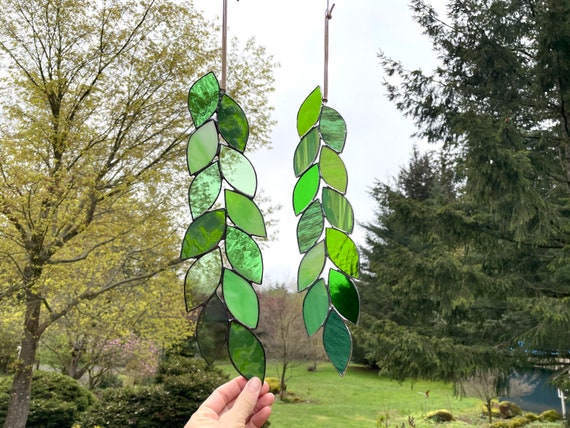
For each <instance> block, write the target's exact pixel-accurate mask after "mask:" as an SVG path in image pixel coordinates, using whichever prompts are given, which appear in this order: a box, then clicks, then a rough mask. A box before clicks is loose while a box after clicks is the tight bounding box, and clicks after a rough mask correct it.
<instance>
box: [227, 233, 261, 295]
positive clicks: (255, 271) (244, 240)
mask: <svg viewBox="0 0 570 428" xmlns="http://www.w3.org/2000/svg"><path fill="white" fill-rule="evenodd" d="M226 255H227V256H228V261H229V262H230V264H231V265H232V267H233V268H234V269H235V270H236V271H237V272H238V273H239V274H240V275H241V276H243V277H244V278H245V279H247V280H249V281H252V282H255V283H257V284H261V278H263V259H262V257H261V250H260V249H259V246H258V245H257V243H256V242H255V241H254V240H253V239H252V238H251V237H250V236H249V235H248V234H247V233H245V232H243V231H241V230H239V229H236V228H235V227H231V226H228V228H227V233H226Z"/></svg>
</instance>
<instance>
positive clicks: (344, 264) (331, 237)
mask: <svg viewBox="0 0 570 428" xmlns="http://www.w3.org/2000/svg"><path fill="white" fill-rule="evenodd" d="M325 244H326V248H327V254H328V256H329V258H330V259H331V261H332V262H333V263H334V264H335V265H336V267H337V268H339V269H340V270H341V271H343V272H344V273H346V274H347V275H349V276H351V277H353V278H358V275H359V266H360V262H359V257H358V250H357V248H356V245H355V244H354V242H353V241H352V239H350V238H349V237H348V236H347V235H346V234H345V233H344V232H341V231H340V230H337V229H332V228H327V230H326V232H325Z"/></svg>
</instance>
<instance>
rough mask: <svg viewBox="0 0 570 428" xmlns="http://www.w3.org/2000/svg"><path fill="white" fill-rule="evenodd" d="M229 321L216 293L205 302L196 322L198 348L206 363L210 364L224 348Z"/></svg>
mask: <svg viewBox="0 0 570 428" xmlns="http://www.w3.org/2000/svg"><path fill="white" fill-rule="evenodd" d="M228 330H229V322H228V314H227V311H226V308H225V307H224V304H223V303H222V302H221V301H220V299H219V298H218V296H217V295H216V294H214V295H212V297H211V298H210V299H209V300H208V301H207V302H206V304H205V305H204V307H203V308H202V311H201V312H200V316H199V317H198V321H197V323H196V341H197V342H198V348H199V349H200V353H201V354H202V356H203V357H204V359H205V360H206V361H207V362H208V364H212V363H213V362H214V361H215V360H216V359H217V358H218V357H219V356H220V355H221V353H222V350H223V349H224V348H225V344H226V340H227V337H228Z"/></svg>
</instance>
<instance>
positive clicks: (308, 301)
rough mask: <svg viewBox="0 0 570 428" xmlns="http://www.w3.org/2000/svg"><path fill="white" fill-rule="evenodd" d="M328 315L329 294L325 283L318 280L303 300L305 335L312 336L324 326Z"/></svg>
mask: <svg viewBox="0 0 570 428" xmlns="http://www.w3.org/2000/svg"><path fill="white" fill-rule="evenodd" d="M328 313H329V294H328V292H327V288H326V287H325V282H324V281H323V280H322V279H320V280H318V281H317V282H316V283H315V284H314V285H313V286H311V288H309V291H307V294H306V295H305V299H304V300H303V319H304V321H305V328H306V329H307V334H308V335H309V336H312V335H313V334H315V333H316V332H317V331H318V330H319V328H321V326H322V325H323V324H324V322H325V320H326V319H327V315H328Z"/></svg>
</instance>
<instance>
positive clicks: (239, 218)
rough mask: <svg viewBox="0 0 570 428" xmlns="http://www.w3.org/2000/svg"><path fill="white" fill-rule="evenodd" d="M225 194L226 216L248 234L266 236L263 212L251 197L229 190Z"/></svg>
mask: <svg viewBox="0 0 570 428" xmlns="http://www.w3.org/2000/svg"><path fill="white" fill-rule="evenodd" d="M225 196H226V209H227V210H228V216H229V217H230V219H231V220H232V221H233V222H234V224H235V225H236V226H237V227H239V228H240V229H241V230H243V231H244V232H247V233H249V234H250V235H255V236H261V237H266V236H267V232H266V230H265V222H264V221H263V214H261V211H260V210H259V208H258V207H257V205H255V203H254V202H253V201H252V200H251V199H249V198H248V197H247V196H244V195H242V194H241V193H237V192H233V191H231V190H226V191H225Z"/></svg>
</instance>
